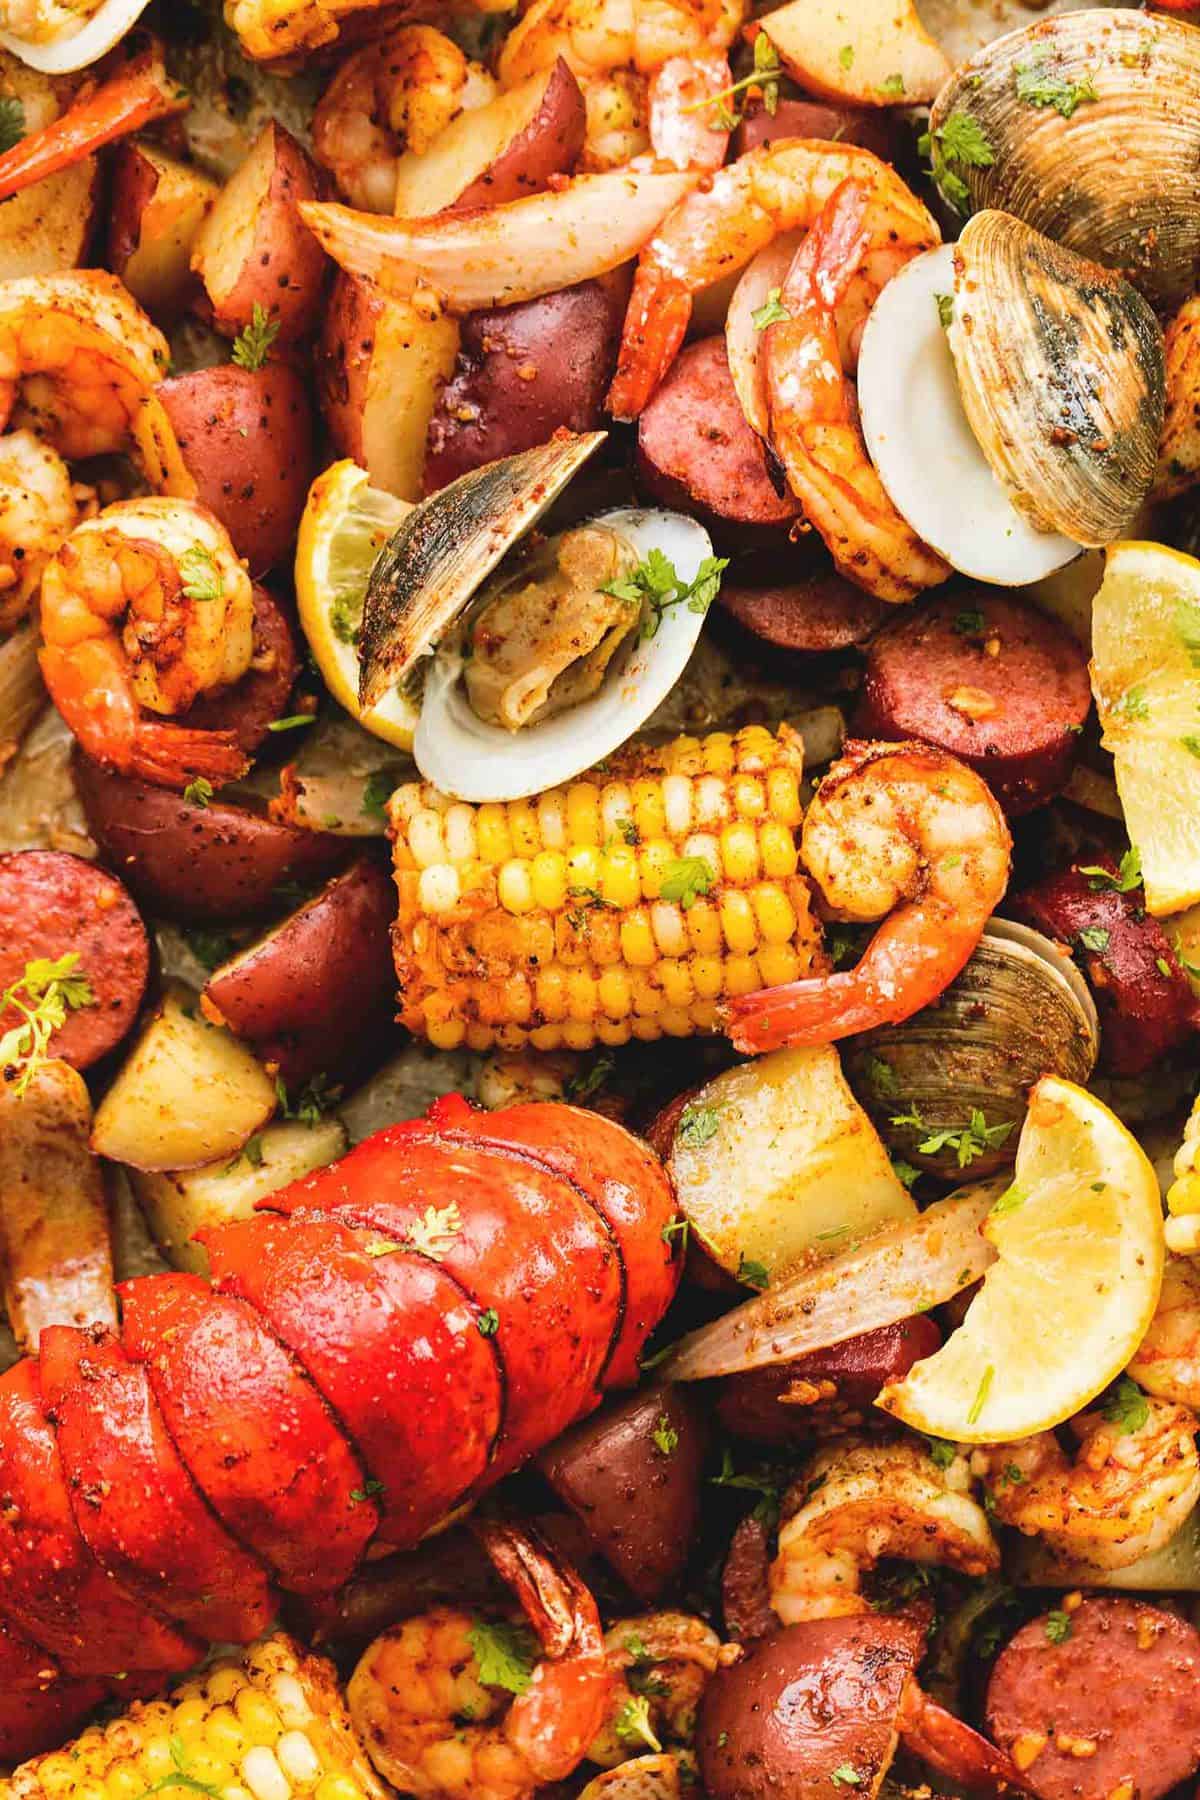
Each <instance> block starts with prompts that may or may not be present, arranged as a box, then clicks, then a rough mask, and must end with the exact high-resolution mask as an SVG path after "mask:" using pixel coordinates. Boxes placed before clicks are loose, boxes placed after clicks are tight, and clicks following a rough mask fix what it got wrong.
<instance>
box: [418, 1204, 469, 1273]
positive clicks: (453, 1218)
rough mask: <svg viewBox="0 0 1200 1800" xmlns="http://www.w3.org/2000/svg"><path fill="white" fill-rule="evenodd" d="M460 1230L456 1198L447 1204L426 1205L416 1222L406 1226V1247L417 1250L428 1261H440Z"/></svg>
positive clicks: (460, 1223) (460, 1222)
mask: <svg viewBox="0 0 1200 1800" xmlns="http://www.w3.org/2000/svg"><path fill="white" fill-rule="evenodd" d="M461 1230H462V1214H461V1213H460V1212H459V1210H458V1202H457V1201H456V1200H452V1201H451V1202H450V1204H449V1206H427V1207H426V1208H425V1211H424V1212H423V1213H422V1215H421V1217H420V1218H419V1219H418V1220H417V1222H416V1224H415V1225H410V1226H409V1228H408V1235H407V1244H408V1248H409V1249H410V1250H419V1251H420V1253H421V1255H422V1256H427V1257H428V1258H429V1260H430V1262H441V1260H442V1258H443V1257H444V1256H447V1255H448V1254H449V1252H450V1251H451V1250H453V1248H454V1240H455V1238H456V1237H457V1236H458V1234H459V1232H460V1231H461Z"/></svg>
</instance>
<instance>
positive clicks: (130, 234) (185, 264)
mask: <svg viewBox="0 0 1200 1800" xmlns="http://www.w3.org/2000/svg"><path fill="white" fill-rule="evenodd" d="M220 191H221V190H220V188H219V186H218V185H217V183H216V182H215V181H213V180H212V178H211V177H210V176H208V175H204V174H202V173H201V172H200V170H199V169H193V168H190V167H189V166H188V164H187V163H181V162H177V161H176V160H175V158H174V157H173V156H167V155H166V154H165V153H164V152H163V151H162V150H160V149H159V147H158V145H157V144H152V143H150V142H148V141H147V140H144V139H141V138H134V139H131V140H130V141H129V142H127V143H124V144H121V145H120V146H119V147H118V149H117V151H116V153H115V155H114V158H113V175H112V197H111V200H110V202H109V215H108V219H109V222H108V266H109V268H110V269H111V270H112V271H113V274H114V275H119V276H120V278H121V280H122V281H123V282H124V283H125V286H126V287H127V288H128V289H129V291H130V293H131V294H132V295H133V297H134V299H135V300H137V301H139V302H140V304H141V305H142V306H144V307H145V309H146V311H147V312H148V313H149V314H150V317H151V318H152V319H155V320H157V321H158V322H159V323H160V324H163V323H165V324H170V323H171V322H172V321H173V320H175V319H177V318H179V316H180V315H181V314H182V313H183V312H184V311H185V310H186V308H187V306H188V304H189V302H190V301H191V299H192V297H193V295H194V294H195V292H196V290H197V286H198V284H197V281H196V277H195V275H194V274H193V273H192V247H193V245H194V244H195V241H196V234H197V233H198V231H199V230H200V227H201V225H202V224H203V223H204V220H205V219H206V218H207V216H208V213H209V210H210V209H211V207H212V205H213V202H214V201H215V200H216V198H217V195H218V194H219V193H220Z"/></svg>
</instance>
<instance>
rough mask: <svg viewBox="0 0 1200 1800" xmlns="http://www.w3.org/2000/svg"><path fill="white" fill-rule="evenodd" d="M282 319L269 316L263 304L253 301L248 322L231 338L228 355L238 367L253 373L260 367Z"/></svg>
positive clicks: (263, 363)
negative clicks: (230, 348)
mask: <svg viewBox="0 0 1200 1800" xmlns="http://www.w3.org/2000/svg"><path fill="white" fill-rule="evenodd" d="M281 323H282V321H281V320H279V319H273V318H271V316H270V314H269V313H268V312H267V309H266V307H265V306H262V305H260V304H259V302H258V301H257V300H256V301H255V302H254V311H253V312H252V313H251V315H250V323H249V324H248V325H247V326H246V328H245V330H244V331H241V332H239V334H238V336H237V337H235V338H234V340H233V349H232V350H231V351H230V355H231V356H232V357H233V360H234V362H235V363H236V364H237V366H238V368H239V369H249V370H250V372H251V373H252V374H253V373H254V371H255V370H257V369H261V368H263V367H264V365H265V364H266V362H267V359H268V358H269V356H270V354H271V348H272V346H273V344H274V342H275V339H276V338H277V337H278V336H279V328H280V325H281Z"/></svg>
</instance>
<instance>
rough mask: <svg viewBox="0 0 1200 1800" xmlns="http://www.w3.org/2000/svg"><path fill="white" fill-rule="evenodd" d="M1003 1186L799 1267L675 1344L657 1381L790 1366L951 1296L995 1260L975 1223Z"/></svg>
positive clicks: (999, 1182) (945, 1203)
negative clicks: (782, 1365)
mask: <svg viewBox="0 0 1200 1800" xmlns="http://www.w3.org/2000/svg"><path fill="white" fill-rule="evenodd" d="M1007 1185H1008V1178H1007V1176H998V1177H995V1178H993V1179H992V1180H990V1181H980V1182H974V1183H972V1184H971V1186H969V1187H964V1188H960V1189H959V1190H958V1191H957V1192H956V1193H953V1194H950V1195H948V1196H947V1197H946V1199H944V1200H937V1201H935V1202H934V1204H933V1205H932V1206H930V1207H927V1208H926V1210H925V1211H924V1212H923V1213H922V1214H921V1215H920V1217H919V1218H916V1219H906V1220H902V1221H900V1222H899V1223H897V1224H895V1225H889V1226H887V1227H886V1228H885V1229H884V1230H883V1231H879V1232H876V1233H875V1234H874V1236H872V1237H870V1238H868V1239H867V1240H866V1242H865V1243H862V1244H859V1245H856V1246H855V1248H853V1249H852V1250H845V1251H843V1252H842V1253H841V1254H840V1255H838V1256H831V1257H829V1258H827V1259H826V1260H825V1261H822V1262H819V1263H810V1264H808V1265H806V1267H804V1268H803V1269H801V1270H800V1271H799V1272H798V1273H797V1274H795V1275H791V1276H788V1277H787V1278H786V1279H784V1280H783V1281H781V1282H779V1284H778V1285H777V1286H776V1287H773V1288H771V1289H770V1290H769V1291H768V1292H767V1293H765V1294H759V1295H758V1296H757V1297H756V1298H755V1299H753V1300H748V1301H747V1302H746V1304H745V1305H744V1306H737V1307H735V1308H734V1309H733V1311H732V1312H727V1313H725V1314H724V1316H723V1317H722V1318H720V1319H716V1320H714V1321H713V1323H712V1324H711V1325H705V1326H703V1327H702V1328H701V1329H700V1330H699V1331H693V1332H692V1333H691V1334H690V1335H689V1336H688V1337H685V1338H682V1339H681V1340H680V1342H679V1343H678V1344H677V1345H676V1347H675V1352H674V1354H673V1355H672V1356H671V1357H670V1358H669V1359H668V1360H667V1362H666V1363H665V1364H664V1365H663V1368H662V1371H661V1373H662V1378H663V1379H664V1380H666V1381H708V1380H710V1379H711V1378H712V1377H713V1376H715V1375H737V1374H740V1373H742V1372H743V1371H744V1370H746V1369H762V1368H765V1367H767V1366H768V1365H769V1364H772V1363H782V1362H791V1361H793V1359H794V1358H795V1357H797V1356H806V1355H807V1354H808V1352H809V1351H811V1350H824V1349H826V1348H827V1347H828V1346H829V1345H830V1344H841V1343H844V1342H845V1341H846V1339H847V1338H852V1337H858V1336H859V1335H860V1334H861V1333H862V1332H864V1331H874V1330H876V1329H877V1328H878V1327H879V1326H881V1325H893V1324H895V1323H896V1322H897V1321H898V1320H900V1319H908V1318H911V1317H912V1315H913V1314H914V1313H919V1312H925V1311H927V1309H928V1308H929V1307H931V1306H937V1305H938V1304H939V1303H940V1302H941V1301H943V1300H949V1299H952V1298H953V1296H954V1295H955V1294H957V1293H959V1292H960V1290H961V1289H963V1288H965V1287H970V1286H971V1285H972V1283H973V1282H976V1281H978V1280H979V1279H980V1278H981V1276H982V1275H984V1274H985V1272H986V1271H987V1269H988V1268H989V1267H990V1266H991V1264H992V1263H994V1262H995V1260H996V1252H995V1250H994V1249H993V1248H992V1246H991V1244H989V1243H988V1242H987V1240H986V1239H985V1238H984V1237H983V1236H982V1235H981V1233H980V1227H981V1226H982V1224H983V1221H984V1220H985V1219H986V1218H987V1216H988V1213H989V1212H990V1211H991V1209H992V1207H993V1206H994V1205H995V1203H996V1200H997V1199H998V1198H999V1196H1000V1194H1002V1193H1003V1191H1004V1189H1005V1187H1006V1186H1007Z"/></svg>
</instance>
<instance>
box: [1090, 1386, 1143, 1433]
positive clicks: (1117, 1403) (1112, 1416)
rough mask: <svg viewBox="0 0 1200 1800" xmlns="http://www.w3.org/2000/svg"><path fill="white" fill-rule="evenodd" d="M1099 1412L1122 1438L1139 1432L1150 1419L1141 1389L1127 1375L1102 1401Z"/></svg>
mask: <svg viewBox="0 0 1200 1800" xmlns="http://www.w3.org/2000/svg"><path fill="white" fill-rule="evenodd" d="M1100 1410H1101V1412H1102V1413H1103V1414H1104V1417H1105V1418H1106V1419H1107V1420H1108V1422H1109V1424H1110V1425H1115V1426H1116V1427H1117V1429H1118V1430H1119V1431H1120V1433H1121V1436H1122V1437H1128V1435H1129V1433H1130V1432H1131V1431H1140V1430H1141V1429H1142V1426H1143V1425H1144V1424H1145V1423H1146V1420H1147V1419H1148V1418H1149V1417H1150V1407H1149V1404H1148V1402H1147V1400H1146V1396H1145V1394H1143V1392H1142V1390H1141V1388H1140V1387H1139V1386H1138V1385H1137V1382H1136V1381H1131V1380H1130V1378H1129V1376H1128V1375H1122V1376H1121V1378H1120V1380H1119V1381H1118V1382H1117V1383H1116V1385H1115V1386H1114V1387H1113V1389H1112V1391H1111V1393H1110V1394H1108V1395H1107V1397H1106V1398H1105V1399H1104V1400H1103V1401H1102V1403H1101V1406H1100Z"/></svg>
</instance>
